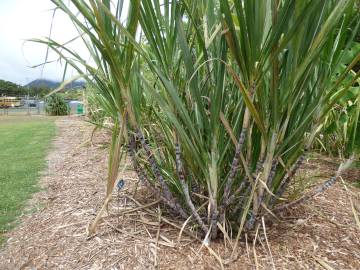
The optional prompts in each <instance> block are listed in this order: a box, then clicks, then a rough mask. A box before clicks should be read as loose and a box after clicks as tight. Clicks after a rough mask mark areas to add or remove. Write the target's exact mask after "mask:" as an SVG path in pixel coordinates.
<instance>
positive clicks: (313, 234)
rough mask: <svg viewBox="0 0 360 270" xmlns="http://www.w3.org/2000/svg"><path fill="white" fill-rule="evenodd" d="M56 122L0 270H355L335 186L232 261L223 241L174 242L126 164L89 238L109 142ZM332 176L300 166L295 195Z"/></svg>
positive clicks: (357, 249) (358, 235) (74, 124)
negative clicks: (35, 188)
mask: <svg viewBox="0 0 360 270" xmlns="http://www.w3.org/2000/svg"><path fill="white" fill-rule="evenodd" d="M56 124H57V127H58V136H57V138H56V139H55V141H54V146H53V149H52V151H51V153H50V154H49V156H48V169H47V170H46V171H45V172H44V173H43V175H42V177H41V186H42V187H43V188H44V189H43V191H42V192H40V193H38V194H36V195H35V196H34V198H33V199H32V200H31V201H30V202H29V205H28V206H27V209H26V211H24V215H23V216H22V217H21V218H20V224H19V225H18V226H17V227H16V228H15V229H14V230H13V231H12V232H10V233H8V235H7V236H8V237H9V239H8V242H7V243H6V246H5V247H3V248H2V250H1V251H0V269H93V270H95V269H154V268H157V269H219V268H221V265H220V262H219V261H221V263H222V264H223V267H224V268H225V269H274V268H276V269H360V231H359V228H357V227H356V225H355V221H354V212H356V211H359V209H358V208H359V201H358V198H357V197H356V196H357V195H356V192H357V194H359V190H355V189H353V188H351V187H350V188H348V189H349V190H348V191H346V190H345V188H344V185H343V184H342V183H341V182H338V183H337V184H336V185H335V186H334V187H332V188H331V189H330V190H328V191H327V192H326V193H325V194H321V195H319V196H317V197H316V198H314V199H312V200H311V201H308V202H306V203H305V204H303V205H301V206H298V207H297V208H295V209H291V210H289V211H288V212H287V213H285V215H284V216H283V217H281V218H282V220H281V221H277V222H275V223H272V224H270V223H268V224H267V225H266V226H265V229H266V230H264V228H263V227H262V226H260V227H259V230H258V235H257V237H256V239H257V244H256V245H253V239H254V236H249V238H247V239H245V240H247V241H243V242H241V243H240V244H239V248H238V250H237V254H238V255H237V256H236V260H232V261H230V260H227V258H228V257H229V254H230V253H231V244H230V243H229V242H227V241H226V245H224V241H220V240H219V241H217V242H215V243H211V245H210V247H211V251H209V250H208V249H207V248H206V247H202V248H201V242H200V241H199V240H197V239H196V234H195V232H192V230H191V228H189V227H188V226H187V227H186V229H185V231H183V233H182V235H181V237H179V228H180V227H181V226H182V224H181V223H179V222H178V221H176V220H173V218H172V217H171V215H170V214H169V213H167V212H166V210H165V209H164V208H163V207H162V206H161V205H160V204H159V203H158V202H157V199H156V198H155V197H154V196H153V195H152V194H150V193H148V192H147V191H146V190H145V189H144V188H143V187H141V186H140V185H139V187H138V188H136V187H137V178H136V175H135V174H134V173H133V172H132V171H131V170H130V169H131V168H130V166H127V164H124V166H123V168H122V169H121V170H122V171H123V174H122V176H121V177H123V178H124V180H125V186H124V188H123V189H122V190H121V191H115V192H114V198H113V200H112V203H111V205H110V207H109V213H108V214H107V215H106V217H105V218H104V221H103V222H102V223H101V225H100V226H99V228H98V232H97V235H95V236H93V237H91V238H88V237H87V226H88V224H89V222H90V221H92V220H93V219H94V217H95V214H96V212H97V211H98V210H99V208H100V207H101V202H102V199H103V196H104V192H105V181H106V172H107V169H106V167H107V159H106V157H107V141H108V136H109V135H108V134H107V133H106V132H105V131H101V132H97V133H96V134H95V136H94V140H93V141H92V142H90V140H89V138H90V136H91V132H92V126H91V125H89V124H87V123H86V122H84V121H83V120H82V119H80V118H75V117H72V118H68V117H65V118H61V119H59V120H57V122H56ZM333 170H334V169H333V168H332V167H331V168H329V166H327V165H326V163H325V164H324V163H323V162H319V159H315V160H314V161H311V162H308V163H307V164H306V165H305V167H304V168H303V170H302V173H301V176H300V177H297V179H298V181H297V184H296V185H294V188H295V189H298V190H301V189H304V188H309V187H307V186H304V184H302V182H303V181H302V180H303V179H304V177H306V178H309V177H310V176H318V178H316V177H315V178H314V177H313V178H314V179H317V180H318V179H320V180H323V179H324V177H327V176H328V175H329V174H331V172H332V171H333ZM335 170H336V168H335ZM356 173H358V171H357V172H356ZM349 198H352V201H353V208H352V207H351V204H350V200H349ZM179 226H180V227H179ZM179 238H180V241H178V239H179Z"/></svg>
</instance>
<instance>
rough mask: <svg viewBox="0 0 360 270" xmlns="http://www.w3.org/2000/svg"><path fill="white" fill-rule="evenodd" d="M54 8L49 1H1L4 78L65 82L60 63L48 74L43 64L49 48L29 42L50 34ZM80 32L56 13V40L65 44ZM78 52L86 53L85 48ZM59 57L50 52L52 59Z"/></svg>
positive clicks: (0, 43) (0, 46)
mask: <svg viewBox="0 0 360 270" xmlns="http://www.w3.org/2000/svg"><path fill="white" fill-rule="evenodd" d="M53 7H54V5H53V3H51V1H49V0H35V1H29V0H1V1H0V25H1V28H0V79H4V80H9V81H12V82H16V83H18V84H26V83H28V82H30V81H32V80H34V79H36V78H40V77H42V78H48V79H52V80H61V78H62V75H63V67H62V66H61V65H60V63H52V64H47V65H46V66H45V68H44V72H43V73H41V70H42V69H41V67H38V68H30V66H33V65H37V64H40V63H42V62H43V61H44V59H45V55H46V46H44V45H40V44H37V43H33V42H25V43H24V41H25V40H26V39H29V38H43V37H47V36H48V35H49V30H50V24H51V19H52V14H53V11H52V9H53ZM76 34H77V31H76V29H75V28H74V27H73V25H72V23H71V21H70V20H69V19H68V18H67V17H66V15H65V14H63V13H62V12H56V15H55V19H54V22H53V31H52V37H53V38H54V39H55V40H57V41H59V42H65V41H67V40H69V39H71V38H73V37H74V36H76ZM76 46H78V47H77V49H79V50H83V47H82V46H79V45H76ZM56 58H57V57H56V55H55V54H54V53H50V55H49V59H50V60H55V59H56Z"/></svg>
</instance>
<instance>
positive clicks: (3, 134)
mask: <svg viewBox="0 0 360 270" xmlns="http://www.w3.org/2000/svg"><path fill="white" fill-rule="evenodd" d="M54 135H55V124H54V118H50V117H39V116H38V117H25V116H0V244H1V243H2V242H3V240H4V237H3V234H4V233H5V232H7V231H8V230H10V229H11V228H12V227H13V226H14V225H15V223H16V222H15V221H16V217H18V216H19V215H20V214H21V213H22V211H23V209H24V206H25V204H26V200H27V199H29V198H30V197H31V195H32V193H34V192H36V191H38V190H39V186H38V185H37V182H38V179H39V176H40V172H41V171H42V170H43V169H44V168H45V166H46V160H45V158H46V155H47V153H48V151H49V149H50V147H51V139H52V138H53V137H54Z"/></svg>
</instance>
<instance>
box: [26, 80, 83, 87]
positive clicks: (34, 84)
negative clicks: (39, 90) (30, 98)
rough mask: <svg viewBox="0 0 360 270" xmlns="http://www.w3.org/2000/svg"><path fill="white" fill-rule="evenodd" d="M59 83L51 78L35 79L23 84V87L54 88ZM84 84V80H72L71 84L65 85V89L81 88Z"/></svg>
mask: <svg viewBox="0 0 360 270" xmlns="http://www.w3.org/2000/svg"><path fill="white" fill-rule="evenodd" d="M60 84H61V82H56V81H52V80H47V79H36V80H34V81H32V82H30V83H28V84H27V85H25V87H48V88H51V89H55V88H57V87H58V86H59V85H60ZM84 86H85V82H84V81H75V82H72V83H71V84H69V85H67V86H66V87H65V89H73V88H82V87H84Z"/></svg>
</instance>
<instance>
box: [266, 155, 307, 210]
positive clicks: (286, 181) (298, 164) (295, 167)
mask: <svg viewBox="0 0 360 270" xmlns="http://www.w3.org/2000/svg"><path fill="white" fill-rule="evenodd" d="M306 153H307V148H305V149H304V153H303V154H302V155H301V156H300V157H299V158H298V160H297V161H296V162H295V164H294V165H293V166H292V168H291V170H290V171H289V172H288V173H287V175H286V177H285V179H284V181H283V182H282V183H281V184H280V187H279V189H278V191H277V192H276V197H273V198H272V199H271V201H270V205H273V203H274V202H275V200H276V198H281V196H282V195H283V194H284V192H285V190H286V188H287V186H288V185H289V183H290V181H291V180H292V178H293V177H294V175H295V174H296V172H297V171H298V169H299V168H300V167H301V165H302V164H303V163H304V160H305V158H306Z"/></svg>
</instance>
